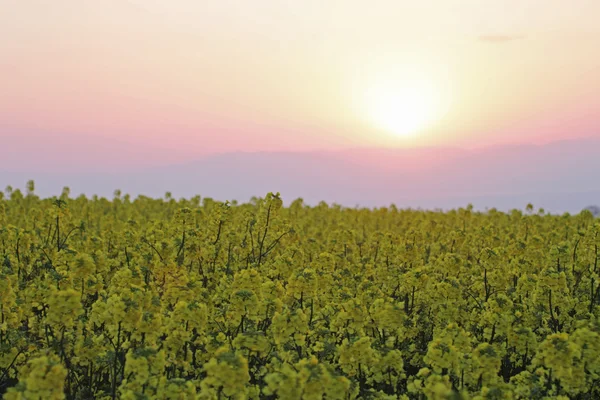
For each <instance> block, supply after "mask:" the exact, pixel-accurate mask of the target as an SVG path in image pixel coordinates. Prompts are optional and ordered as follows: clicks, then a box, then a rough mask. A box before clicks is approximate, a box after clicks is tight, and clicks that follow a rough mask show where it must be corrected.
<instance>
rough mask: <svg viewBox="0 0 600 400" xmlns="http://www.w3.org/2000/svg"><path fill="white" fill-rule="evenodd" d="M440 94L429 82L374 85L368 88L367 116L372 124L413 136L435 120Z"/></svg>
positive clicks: (397, 133)
mask: <svg viewBox="0 0 600 400" xmlns="http://www.w3.org/2000/svg"><path fill="white" fill-rule="evenodd" d="M438 97H439V95H438V94H437V93H436V92H435V90H434V89H433V88H432V87H431V85H430V84H427V83H426V82H410V83H406V84H392V83H388V84H385V85H381V86H378V87H373V88H371V89H370V90H369V91H368V92H367V99H366V100H367V107H368V110H367V112H368V117H369V119H370V120H371V123H372V124H374V125H375V126H376V127H378V128H380V129H382V130H385V131H386V132H389V133H390V134H393V135H395V136H398V137H403V138H406V137H411V136H414V135H417V134H418V133H419V132H420V131H421V130H422V129H424V128H425V127H426V126H427V125H429V124H430V123H432V122H433V120H434V118H435V117H436V113H437V98H438Z"/></svg>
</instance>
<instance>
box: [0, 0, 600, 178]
mask: <svg viewBox="0 0 600 400" xmlns="http://www.w3.org/2000/svg"><path fill="white" fill-rule="evenodd" d="M598 16H600V2H599V1H598V0H571V1H562V0H543V1H542V0H527V1H523V0H420V1H403V0H374V1H362V0H325V1H324V0H304V1H291V0H253V1H242V0H237V1H235V0H202V1H198V0H55V1H42V0H1V1H0V51H1V52H0V137H1V138H2V147H1V148H0V152H1V153H2V157H0V158H1V159H2V160H3V161H2V163H3V164H2V165H0V167H2V168H5V169H6V168H12V169H23V168H25V164H26V165H27V166H28V167H30V168H42V167H43V168H50V169H51V168H52V167H53V166H54V167H56V168H59V166H60V165H62V164H61V162H63V163H64V162H67V161H68V162H70V163H77V165H78V168H84V169H85V168H87V167H90V168H92V167H93V168H96V169H98V168H101V167H103V166H104V165H105V164H108V163H107V162H106V160H108V159H110V157H113V158H114V159H115V160H117V159H118V160H120V161H118V160H117V161H114V162H115V164H114V165H118V167H119V168H121V167H127V166H130V167H132V168H133V167H134V166H136V165H142V164H143V165H159V164H161V163H162V164H164V163H173V162H176V161H185V160H193V159H195V158H196V157H199V156H203V155H206V154H212V153H223V152H236V151H308V150H332V149H347V148H374V147H377V148H388V149H389V148H412V147H423V146H446V147H457V148H474V147H485V146H492V145H501V144H502V145H503V144H519V143H533V144H540V143H545V142H551V141H554V140H560V139H573V138H584V137H587V138H589V137H592V138H593V137H600V117H599V113H600V95H599V93H600V51H599V50H598V49H599V48H600V47H599V46H600V24H599V23H598ZM65 160H67V161H65ZM20 163H21V164H23V168H21V164H20ZM119 163H120V164H119ZM7 164H9V165H7ZM49 165H50V166H49Z"/></svg>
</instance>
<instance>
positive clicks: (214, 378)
mask: <svg viewBox="0 0 600 400" xmlns="http://www.w3.org/2000/svg"><path fill="white" fill-rule="evenodd" d="M599 232H600V222H599V221H598V220H595V219H594V218H593V216H592V214H591V213H590V212H587V211H584V212H581V213H580V214H577V215H568V214H565V215H550V214H546V213H545V212H544V211H543V210H536V209H534V208H533V207H532V206H528V207H527V209H525V210H524V211H517V210H515V211H512V212H510V213H503V212H499V211H497V210H494V209H492V210H489V211H486V212H476V211H474V210H473V208H472V207H465V208H461V209H458V210H454V211H447V212H441V211H439V212H433V211H418V210H401V209H397V208H396V207H394V206H390V207H387V208H378V209H360V208H344V207H340V206H338V205H328V204H325V203H321V204H319V205H316V206H310V207H309V206H307V205H305V204H304V203H303V201H302V200H301V199H298V200H295V201H293V202H292V203H291V204H290V205H289V206H285V207H284V206H283V202H282V199H281V198H280V196H279V195H278V194H272V193H269V194H267V195H266V196H265V197H264V198H253V199H252V200H251V201H249V202H247V203H237V202H232V203H229V202H218V201H215V200H212V199H210V198H201V197H194V198H191V199H182V200H176V199H174V198H172V196H171V195H170V194H168V193H167V194H166V196H165V197H164V198H162V199H154V198H148V197H143V196H142V197H137V198H135V199H134V198H132V197H130V196H128V195H123V194H122V193H120V192H119V191H117V192H115V195H114V198H111V199H106V198H99V197H91V198H86V197H84V196H80V197H76V198H73V197H72V196H70V193H69V189H68V188H65V189H64V190H63V193H62V194H61V196H58V197H55V198H39V197H38V196H37V195H36V194H35V192H34V185H33V182H30V183H29V184H28V189H27V190H25V191H23V192H22V191H20V190H13V189H11V188H7V190H6V191H5V193H2V194H1V195H0V395H1V396H2V397H3V398H4V399H9V400H12V399H132V400H133V399H289V400H292V399H298V400H300V399H331V400H333V399H340V400H342V399H426V398H428V399H554V398H559V399H561V398H562V399H598V398H600V321H599V316H600V277H599V276H598V275H599V272H600V271H599V265H598V263H599V257H600V250H599V246H600V237H599V236H598V234H599Z"/></svg>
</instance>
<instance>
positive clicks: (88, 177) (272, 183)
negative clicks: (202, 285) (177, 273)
mask: <svg viewBox="0 0 600 400" xmlns="http://www.w3.org/2000/svg"><path fill="white" fill-rule="evenodd" d="M116 152H117V153H119V152H118V149H117V150H116ZM80 158H81V157H79V159H77V162H79V161H80ZM63 162H65V160H63ZM14 165H15V164H13V168H12V170H11V171H10V172H7V171H6V169H5V172H0V184H5V185H6V184H11V185H13V186H15V187H19V186H23V185H24V184H25V182H26V180H27V179H30V178H33V179H35V180H36V184H37V185H36V186H37V188H38V192H39V193H40V194H41V195H53V194H58V193H59V192H60V189H61V188H62V186H65V185H66V186H69V187H71V190H72V193H74V194H77V193H86V194H100V195H103V196H111V195H112V192H113V190H114V189H117V188H118V189H121V190H122V191H123V192H126V193H131V194H132V195H137V194H146V195H151V196H162V195H163V194H164V193H165V192H166V191H171V192H172V193H173V195H174V196H176V197H181V196H186V197H187V196H192V195H195V194H200V195H201V196H207V197H213V198H217V199H237V200H240V201H245V200H248V199H249V198H250V197H252V196H260V195H264V194H265V193H266V192H268V191H279V192H281V193H282V195H283V197H284V199H285V200H288V201H291V200H293V199H295V198H298V197H302V198H304V199H305V201H306V202H308V203H313V204H314V203H317V202H318V201H320V200H324V201H327V202H336V203H339V204H342V205H346V206H355V205H361V206H385V205H390V204H391V203H394V204H396V205H397V206H400V207H422V208H451V207H459V206H465V205H467V204H468V203H472V204H473V205H474V206H476V207H477V208H480V209H484V208H486V207H489V208H491V207H496V208H499V209H509V208H514V207H516V208H523V207H524V206H525V205H526V204H527V203H529V202H532V203H533V204H534V205H535V206H539V207H544V208H546V209H547V210H549V211H554V212H563V211H569V212H579V211H580V210H582V209H583V208H585V207H587V206H589V205H590V204H597V203H599V202H600V186H599V185H598V184H597V182H598V177H597V176H598V172H599V171H600V140H595V139H588V140H571V141H560V142H553V143H549V144H544V145H515V146H494V147H486V148H482V149H478V150H465V149H456V148H416V149H354V150H340V151H323V152H265V153H261V152H259V153H225V154H219V155H210V156H205V157H202V158H200V159H198V160H196V161H192V162H187V163H179V164H177V163H173V164H170V165H167V166H160V167H152V168H150V167H146V168H142V169H138V170H137V171H129V170H127V169H123V170H122V171H119V172H115V171H114V170H113V171H110V170H107V171H96V172H89V171H88V172H86V171H81V172H78V168H77V165H76V163H75V165H73V166H72V168H70V172H64V171H65V170H64V169H63V170H62V171H63V172H60V173H52V172H46V171H44V170H42V169H40V170H38V171H31V170H24V171H23V170H21V171H20V170H18V169H16V168H15V167H14Z"/></svg>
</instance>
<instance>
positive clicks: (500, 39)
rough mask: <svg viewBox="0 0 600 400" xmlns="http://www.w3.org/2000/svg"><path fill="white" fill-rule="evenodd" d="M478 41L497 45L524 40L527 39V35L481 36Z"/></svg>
mask: <svg viewBox="0 0 600 400" xmlns="http://www.w3.org/2000/svg"><path fill="white" fill-rule="evenodd" d="M477 39H478V40H480V41H482V42H486V43H492V44H496V43H506V42H512V41H515V40H522V39H525V35H481V36H478V37H477Z"/></svg>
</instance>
